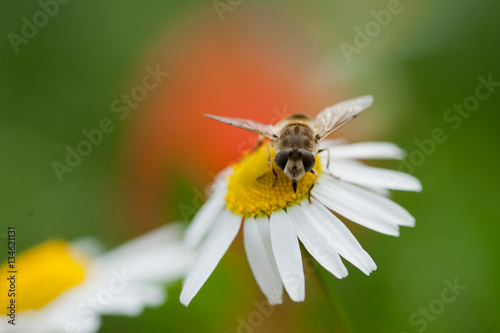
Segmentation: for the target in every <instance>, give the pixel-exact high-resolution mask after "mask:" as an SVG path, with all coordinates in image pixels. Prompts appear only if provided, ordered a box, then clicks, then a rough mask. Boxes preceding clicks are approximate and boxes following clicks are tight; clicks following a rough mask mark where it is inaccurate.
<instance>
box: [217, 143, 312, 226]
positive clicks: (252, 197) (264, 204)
mask: <svg viewBox="0 0 500 333" xmlns="http://www.w3.org/2000/svg"><path fill="white" fill-rule="evenodd" d="M270 156H271V158H274V157H275V156H276V153H275V152H274V150H273V149H272V147H270ZM273 167H274V170H275V171H276V174H277V175H278V178H277V179H276V185H275V186H274V187H273V184H274V178H275V177H274V174H273V172H272V171H271V170H270V169H269V163H268V161H267V152H266V144H263V145H261V146H260V147H259V148H257V149H256V150H254V151H252V152H250V153H248V154H247V155H246V156H244V157H243V158H242V160H241V161H240V162H238V163H237V164H235V165H234V166H233V174H232V175H231V176H230V177H229V184H228V192H227V195H226V207H227V209H229V210H230V211H232V212H233V213H235V214H238V215H241V216H253V217H256V216H265V215H270V214H271V213H272V212H274V211H278V210H282V209H284V208H286V207H290V206H293V205H294V204H297V203H299V202H300V201H301V200H303V199H305V198H307V196H308V193H309V188H310V187H311V185H312V184H313V182H314V175H313V174H312V173H310V172H308V173H306V175H304V177H302V178H301V179H299V180H298V181H297V192H296V193H294V192H293V187H292V181H291V180H290V179H289V178H288V177H287V176H286V175H285V174H284V172H283V171H281V170H280V169H279V168H278V167H277V166H276V164H275V163H274V162H273ZM314 170H316V172H317V173H318V174H319V173H321V163H320V158H319V156H316V164H315V166H314ZM266 171H267V173H266ZM263 174H264V176H263V177H260V178H259V176H261V175H263Z"/></svg>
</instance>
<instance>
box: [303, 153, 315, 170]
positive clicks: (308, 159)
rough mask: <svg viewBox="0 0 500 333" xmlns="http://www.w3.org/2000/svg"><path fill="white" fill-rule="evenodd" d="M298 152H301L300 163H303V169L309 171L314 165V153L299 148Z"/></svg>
mask: <svg viewBox="0 0 500 333" xmlns="http://www.w3.org/2000/svg"><path fill="white" fill-rule="evenodd" d="M300 153H301V154H302V164H303V165H304V171H305V172H309V171H311V170H312V168H313V167H314V163H316V158H314V154H313V153H312V152H310V151H309V150H306V149H300Z"/></svg>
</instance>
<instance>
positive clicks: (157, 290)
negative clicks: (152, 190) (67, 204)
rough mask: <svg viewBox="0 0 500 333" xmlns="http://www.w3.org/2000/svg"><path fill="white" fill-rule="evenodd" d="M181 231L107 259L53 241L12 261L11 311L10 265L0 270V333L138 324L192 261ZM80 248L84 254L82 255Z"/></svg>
mask: <svg viewBox="0 0 500 333" xmlns="http://www.w3.org/2000/svg"><path fill="white" fill-rule="evenodd" d="M182 231H183V230H182V227H181V226H180V225H179V224H169V225H167V226H164V227H161V228H159V229H157V230H154V231H152V232H150V233H147V234H145V235H143V236H140V237H138V238H136V239H134V240H132V241H129V242H127V243H125V244H124V245H122V246H119V247H118V248H116V249H113V250H111V251H109V252H107V253H103V254H100V255H93V254H91V252H93V250H95V249H96V244H95V242H94V243H93V244H92V242H89V241H85V242H80V243H78V242H77V243H73V244H71V243H68V242H65V241H62V240H53V241H47V242H45V243H42V244H40V245H38V246H36V247H34V248H32V249H29V250H27V251H25V252H23V253H19V254H18V256H17V257H16V264H15V270H16V271H17V273H16V274H15V275H16V280H15V298H14V299H15V305H16V310H15V312H16V315H15V320H14V321H13V323H15V325H12V324H11V323H9V322H8V320H12V319H14V317H13V316H10V317H9V314H10V309H8V306H9V304H10V302H11V301H10V300H11V297H8V295H7V290H8V289H9V287H10V281H9V280H7V279H6V278H5V274H7V277H9V273H8V271H11V270H12V269H11V268H9V267H8V266H7V264H5V265H3V266H2V267H1V273H2V274H1V277H2V279H1V280H0V290H2V292H1V293H0V304H1V310H0V313H1V314H2V318H3V319H2V320H1V321H0V332H30V333H49V332H50V333H54V332H57V333H59V332H65V333H66V332H79V333H89V332H96V331H97V330H98V329H99V327H100V326H101V320H100V315H105V314H114V315H126V316H137V315H139V314H140V313H141V312H142V311H143V309H144V308H145V307H153V306H158V305H160V304H162V303H164V302H165V299H166V295H165V290H164V289H165V288H164V285H163V283H166V282H171V281H174V280H176V279H179V278H180V277H181V276H182V275H183V274H184V272H185V269H186V266H187V265H189V263H190V260H191V256H190V254H189V252H188V251H186V250H185V248H184V246H183V244H182V243H181V242H180V239H181V237H182ZM84 248H86V249H87V250H91V251H90V252H89V251H85V250H84Z"/></svg>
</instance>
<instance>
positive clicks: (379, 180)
mask: <svg viewBox="0 0 500 333" xmlns="http://www.w3.org/2000/svg"><path fill="white" fill-rule="evenodd" d="M329 169H330V171H331V172H332V174H333V175H335V176H337V177H339V178H340V179H341V180H344V181H347V182H350V183H354V184H359V185H362V186H368V187H379V188H386V189H391V190H402V191H416V192H420V191H422V184H421V183H420V181H419V180H418V179H417V178H415V177H413V176H412V175H409V174H406V173H403V172H399V171H395V170H389V169H381V168H374V167H369V166H364V165H360V164H359V163H351V162H350V161H347V160H344V161H341V160H335V161H333V162H332V163H330V167H329Z"/></svg>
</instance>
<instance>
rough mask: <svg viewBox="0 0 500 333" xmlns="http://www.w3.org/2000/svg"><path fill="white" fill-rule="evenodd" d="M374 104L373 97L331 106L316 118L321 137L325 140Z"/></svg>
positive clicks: (363, 97) (355, 99) (359, 98)
mask: <svg viewBox="0 0 500 333" xmlns="http://www.w3.org/2000/svg"><path fill="white" fill-rule="evenodd" d="M372 103H373V96H369V95H368V96H362V97H358V98H354V99H350V100H347V101H343V102H340V103H337V104H335V105H332V106H329V107H327V108H325V109H324V110H323V111H321V112H320V113H319V114H318V115H317V116H316V123H317V124H318V126H319V133H318V135H319V137H320V138H324V137H326V136H328V135H330V134H331V133H333V132H335V131H336V130H338V129H339V128H340V127H342V126H344V125H345V124H347V123H348V122H350V121H351V120H353V119H354V118H356V117H357V116H358V115H359V114H360V113H361V112H363V111H364V110H366V109H367V108H368V107H369V106H370V105H372Z"/></svg>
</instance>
